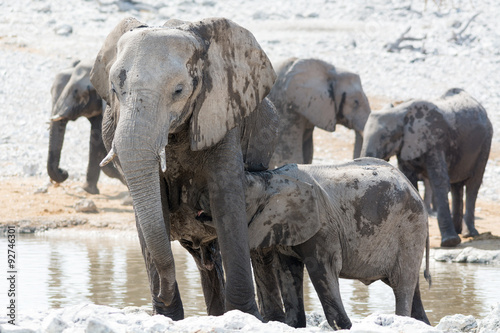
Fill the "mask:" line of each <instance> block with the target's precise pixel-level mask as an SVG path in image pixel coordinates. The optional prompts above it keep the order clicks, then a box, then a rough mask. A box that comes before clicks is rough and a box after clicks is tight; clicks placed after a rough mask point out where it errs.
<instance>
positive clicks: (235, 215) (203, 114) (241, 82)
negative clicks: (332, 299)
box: [91, 18, 277, 319]
mask: <svg viewBox="0 0 500 333" xmlns="http://www.w3.org/2000/svg"><path fill="white" fill-rule="evenodd" d="M275 77H276V74H275V72H274V70H273V68H272V65H271V63H270V61H269V59H268V58H267V56H266V54H265V53H264V51H263V50H262V49H261V47H260V46H259V44H258V43H257V41H256V40H255V38H254V36H253V35H252V34H251V33H250V32H249V31H248V30H246V29H244V28H242V27H241V26H239V25H237V24H235V23H234V22H232V21H230V20H227V19H224V18H211V19H204V20H201V21H198V22H193V23H189V22H182V21H178V20H173V21H168V22H167V23H166V24H165V25H164V26H161V27H149V26H147V25H145V24H143V23H141V22H139V21H137V20H135V19H133V18H129V19H124V20H123V21H121V22H120V23H119V24H118V25H117V26H116V27H115V29H114V30H113V31H112V32H111V33H110V34H109V35H108V37H107V38H106V40H105V42H104V45H103V46H102V48H101V50H100V52H99V54H98V55H97V58H96V61H95V64H94V67H93V70H92V73H91V81H92V83H93V84H94V86H95V87H96V89H97V92H98V93H99V94H100V95H101V96H102V97H103V98H104V99H105V100H106V101H107V103H108V105H109V107H108V108H107V109H106V112H105V114H104V121H103V138H104V141H105V144H106V146H107V148H108V149H109V154H108V155H107V157H106V158H105V160H104V161H103V162H102V163H101V164H103V165H105V164H106V163H109V161H111V160H112V159H114V158H115V157H116V158H115V161H117V165H119V166H120V168H121V169H122V170H123V174H124V176H125V180H126V183H127V185H128V187H129V191H130V193H131V196H132V200H133V204H134V210H135V214H136V222H137V229H138V233H139V239H140V241H141V246H142V250H143V255H144V259H145V262H146V268H147V270H148V276H149V280H150V289H151V294H152V300H153V307H154V310H155V312H156V313H161V314H164V315H167V316H169V317H171V318H173V319H182V318H183V316H184V314H183V309H182V302H181V299H180V295H179V290H178V287H177V282H176V280H175V267H174V258H173V255H172V250H171V247H170V241H171V240H175V239H179V240H180V241H181V244H182V245H183V246H185V247H186V248H188V250H189V251H190V252H191V253H192V254H194V258H195V260H197V264H198V266H199V267H204V268H205V269H203V270H200V272H201V278H202V284H203V286H204V293H205V300H206V303H207V307H208V313H209V314H211V315H218V314H222V313H223V311H224V310H226V311H227V310H231V309H239V310H241V311H244V312H247V313H251V314H254V315H255V316H257V317H259V316H260V315H259V313H258V310H257V306H256V303H255V298H254V288H253V281H252V274H251V267H250V254H249V247H248V236H247V232H248V231H247V225H246V217H245V191H244V170H245V168H246V169H247V170H263V169H266V167H267V165H268V162H269V159H270V156H271V153H272V149H273V144H272V143H273V140H274V139H275V137H276V135H277V130H276V121H277V120H276V114H275V110H274V108H273V107H272V104H270V103H269V102H268V101H267V100H265V99H264V98H265V96H266V95H267V94H268V93H269V90H270V89H271V86H272V84H273V82H274V80H275ZM188 186H195V187H199V188H206V189H207V190H208V193H209V200H210V205H211V207H213V216H214V224H213V227H214V228H211V227H210V226H204V225H201V224H196V220H195V217H196V216H195V215H194V214H185V213H184V211H183V209H182V207H181V205H180V202H181V199H182V197H183V195H184V189H185V188H186V187H188ZM216 237H217V238H218V244H217V243H214V242H215V239H216ZM219 246H220V253H221V255H222V258H223V267H224V270H225V276H226V285H225V286H223V283H222V282H221V281H220V275H221V274H220V272H214V270H213V269H212V267H213V263H214V262H215V263H216V264H217V262H218V261H219V259H218V255H217V253H218V247H219ZM224 287H225V288H224ZM224 292H225V296H224ZM221 295H222V296H221Z"/></svg>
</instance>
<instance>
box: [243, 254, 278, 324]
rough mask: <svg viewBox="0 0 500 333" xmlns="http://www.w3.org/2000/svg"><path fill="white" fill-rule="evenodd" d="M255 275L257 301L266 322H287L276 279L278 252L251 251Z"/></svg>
mask: <svg viewBox="0 0 500 333" xmlns="http://www.w3.org/2000/svg"><path fill="white" fill-rule="evenodd" d="M250 254H251V257H252V265H253V274H254V277H255V284H256V286H257V299H258V302H259V310H260V314H261V315H262V318H263V320H264V322H268V321H280V322H283V323H284V322H285V313H284V312H283V303H282V302H281V295H280V290H279V284H278V279H277V278H276V262H275V259H276V252H275V251H273V250H263V249H255V250H252V251H251V253H250Z"/></svg>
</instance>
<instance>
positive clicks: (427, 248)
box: [424, 231, 432, 289]
mask: <svg viewBox="0 0 500 333" xmlns="http://www.w3.org/2000/svg"><path fill="white" fill-rule="evenodd" d="M429 252H430V240H429V231H427V239H426V240H425V270H424V278H425V280H426V281H427V282H428V283H429V289H430V288H431V286H432V277H431V272H430V271H429Z"/></svg>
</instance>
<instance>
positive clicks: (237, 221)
mask: <svg viewBox="0 0 500 333" xmlns="http://www.w3.org/2000/svg"><path fill="white" fill-rule="evenodd" d="M239 138H240V130H239V128H238V127H235V128H234V129H232V130H231V131H229V132H228V133H227V134H226V136H225V137H224V139H223V140H222V141H221V142H220V143H219V144H217V146H216V147H215V148H214V150H213V151H212V152H211V153H210V154H209V156H208V159H207V161H206V164H205V168H206V169H205V170H204V171H205V173H206V176H207V178H206V179H207V184H208V191H209V198H210V207H211V210H212V217H213V220H214V223H215V229H216V230H217V237H218V239H219V246H220V250H221V254H222V258H223V265H224V271H225V272H226V311H229V310H234V309H237V310H240V311H243V312H246V313H250V314H253V315H255V316H256V317H257V318H261V316H260V314H259V311H258V308H257V303H256V302H255V293H254V286H253V279H252V269H251V266H250V248H249V246H248V226H247V217H246V205H245V185H244V179H245V175H244V170H243V156H242V152H241V144H240V139H239Z"/></svg>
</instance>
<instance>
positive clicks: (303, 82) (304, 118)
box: [269, 58, 370, 167]
mask: <svg viewBox="0 0 500 333" xmlns="http://www.w3.org/2000/svg"><path fill="white" fill-rule="evenodd" d="M276 73H277V75H278V77H277V79H276V82H275V84H274V86H273V88H272V89H271V92H270V93H269V99H271V101H272V102H273V104H274V105H275V106H276V110H277V111H278V114H279V116H280V126H279V139H278V144H277V146H276V149H275V152H274V154H273V157H272V159H271V166H274V167H277V166H281V165H284V164H287V163H300V164H311V163H312V159H313V152H314V147H313V131H314V128H315V127H319V128H321V129H324V130H326V131H329V132H333V131H335V126H336V124H337V123H339V124H342V125H344V126H345V127H347V128H349V129H353V130H354V131H355V133H356V139H355V144H354V153H353V155H354V157H355V158H356V157H359V153H360V151H361V145H362V144H363V128H364V126H365V122H366V120H367V119H368V115H369V114H370V104H369V102H368V99H367V98H366V95H365V93H364V92H363V88H362V86H361V80H360V78H359V75H357V74H355V73H352V72H349V71H346V70H343V69H339V68H336V67H335V66H333V65H331V64H329V63H327V62H325V61H322V60H319V59H298V58H290V59H288V60H286V61H284V62H283V63H282V64H280V65H278V66H277V70H276Z"/></svg>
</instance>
